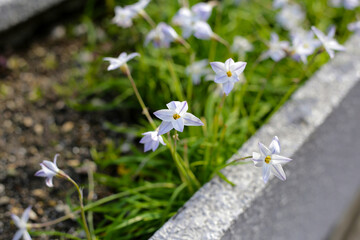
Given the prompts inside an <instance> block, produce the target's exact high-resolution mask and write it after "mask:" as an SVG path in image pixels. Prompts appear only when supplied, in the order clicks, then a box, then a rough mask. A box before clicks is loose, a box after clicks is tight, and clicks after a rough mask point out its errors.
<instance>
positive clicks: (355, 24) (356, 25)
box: [348, 21, 360, 35]
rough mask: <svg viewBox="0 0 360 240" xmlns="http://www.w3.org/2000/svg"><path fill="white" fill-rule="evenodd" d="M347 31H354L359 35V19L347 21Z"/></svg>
mask: <svg viewBox="0 0 360 240" xmlns="http://www.w3.org/2000/svg"><path fill="white" fill-rule="evenodd" d="M348 29H349V31H352V32H355V33H356V34H358V35H360V21H357V22H353V23H349V24H348Z"/></svg>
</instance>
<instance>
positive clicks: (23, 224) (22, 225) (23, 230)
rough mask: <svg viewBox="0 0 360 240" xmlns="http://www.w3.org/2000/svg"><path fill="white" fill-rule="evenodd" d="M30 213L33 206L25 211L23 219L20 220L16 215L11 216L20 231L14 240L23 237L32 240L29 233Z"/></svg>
mask: <svg viewBox="0 0 360 240" xmlns="http://www.w3.org/2000/svg"><path fill="white" fill-rule="evenodd" d="M30 211H31V206H29V207H27V208H26V209H25V211H24V213H23V215H22V216H21V218H19V217H18V216H16V215H15V214H11V218H12V220H13V221H14V223H15V225H16V226H17V227H18V228H19V230H17V232H16V233H15V235H14V237H13V238H12V240H19V239H20V238H21V237H23V239H24V240H31V237H30V234H29V233H28V231H27V221H28V220H29V214H30Z"/></svg>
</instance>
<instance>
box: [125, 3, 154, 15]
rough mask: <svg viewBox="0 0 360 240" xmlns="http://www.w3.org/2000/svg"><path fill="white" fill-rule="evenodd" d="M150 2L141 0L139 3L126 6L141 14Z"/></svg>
mask: <svg viewBox="0 0 360 240" xmlns="http://www.w3.org/2000/svg"><path fill="white" fill-rule="evenodd" d="M149 3H150V0H140V1H138V2H137V3H134V4H131V5H128V6H126V8H128V9H130V10H131V11H133V12H134V13H135V14H140V13H141V11H144V9H145V8H146V6H147V5H148V4H149Z"/></svg>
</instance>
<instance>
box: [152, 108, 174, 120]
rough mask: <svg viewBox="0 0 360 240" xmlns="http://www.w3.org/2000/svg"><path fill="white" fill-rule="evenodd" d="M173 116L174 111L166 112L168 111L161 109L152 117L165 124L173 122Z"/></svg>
mask: <svg viewBox="0 0 360 240" xmlns="http://www.w3.org/2000/svg"><path fill="white" fill-rule="evenodd" d="M174 114H175V111H173V110H168V109H162V110H158V111H156V112H154V115H155V116H156V117H157V118H159V119H161V120H163V121H167V122H170V121H172V120H174V118H173V116H174Z"/></svg>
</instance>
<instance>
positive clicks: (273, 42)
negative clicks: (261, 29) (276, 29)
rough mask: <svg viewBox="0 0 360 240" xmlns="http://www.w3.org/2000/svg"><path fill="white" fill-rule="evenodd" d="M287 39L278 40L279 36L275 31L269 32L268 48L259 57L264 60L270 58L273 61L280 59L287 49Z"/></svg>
mask: <svg viewBox="0 0 360 240" xmlns="http://www.w3.org/2000/svg"><path fill="white" fill-rule="evenodd" d="M289 45H290V44H289V42H288V41H279V36H278V35H277V34H276V33H271V37H270V42H269V50H267V51H266V52H264V53H263V54H262V55H261V57H260V59H261V60H264V59H267V58H271V59H272V60H274V61H275V62H278V61H280V60H281V59H283V58H284V57H285V56H286V51H287V50H288V49H289Z"/></svg>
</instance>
